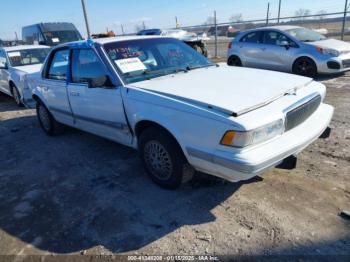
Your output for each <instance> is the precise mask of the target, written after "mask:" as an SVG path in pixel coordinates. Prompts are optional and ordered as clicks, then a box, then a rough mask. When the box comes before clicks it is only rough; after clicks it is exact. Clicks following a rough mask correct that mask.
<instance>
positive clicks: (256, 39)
mask: <svg viewBox="0 0 350 262" xmlns="http://www.w3.org/2000/svg"><path fill="white" fill-rule="evenodd" d="M240 42H243V43H252V44H260V43H261V32H252V33H248V34H247V35H245V36H244V37H242V39H241V41H240Z"/></svg>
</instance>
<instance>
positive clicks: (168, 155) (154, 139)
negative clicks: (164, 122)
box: [139, 127, 194, 190]
mask: <svg viewBox="0 0 350 262" xmlns="http://www.w3.org/2000/svg"><path fill="white" fill-rule="evenodd" d="M139 153H140V156H141V159H142V161H143V164H144V166H145V169H146V171H147V173H148V175H149V176H150V178H151V179H152V181H153V182H154V183H156V184H157V185H159V186H160V187H162V188H165V189H170V190H174V189H177V188H178V187H180V185H181V184H182V183H186V182H188V181H189V180H191V179H192V177H193V174H194V169H193V168H192V167H191V166H190V165H189V164H188V162H187V160H186V158H185V156H184V154H183V152H182V150H181V148H180V146H179V145H178V143H177V142H176V140H175V139H174V138H173V137H172V136H171V135H170V134H169V133H168V132H166V131H165V130H163V129H161V128H158V127H149V128H147V129H146V130H144V131H143V132H142V133H141V135H140V136H139Z"/></svg>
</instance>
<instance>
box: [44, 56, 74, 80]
mask: <svg viewBox="0 0 350 262" xmlns="http://www.w3.org/2000/svg"><path fill="white" fill-rule="evenodd" d="M68 62H69V50H68V49H64V50H59V51H57V52H56V53H55V54H54V55H53V58H52V60H51V64H50V67H49V70H48V74H47V77H48V78H50V79H55V80H67V69H68Z"/></svg>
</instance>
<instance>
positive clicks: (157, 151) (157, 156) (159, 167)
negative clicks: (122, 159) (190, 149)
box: [144, 141, 173, 180]
mask: <svg viewBox="0 0 350 262" xmlns="http://www.w3.org/2000/svg"><path fill="white" fill-rule="evenodd" d="M144 156H145V162H146V165H147V166H148V168H149V170H150V171H151V173H152V174H153V175H154V176H156V177H157V178H158V179H161V180H167V179H169V178H170V177H171V174H172V170H173V164H172V161H171V159H170V155H169V153H168V151H167V150H166V149H165V147H164V146H163V145H162V144H160V143H159V142H158V141H149V142H148V143H147V144H146V145H145V148H144Z"/></svg>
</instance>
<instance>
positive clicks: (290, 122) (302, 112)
mask: <svg viewBox="0 0 350 262" xmlns="http://www.w3.org/2000/svg"><path fill="white" fill-rule="evenodd" d="M321 100H322V99H321V96H320V95H318V96H316V97H314V98H313V99H311V100H310V101H308V102H306V103H305V104H302V105H301V106H299V107H297V108H294V109H293V110H291V111H289V112H288V113H287V114H286V126H285V131H289V130H291V129H293V128H294V127H297V126H298V125H300V124H301V123H303V122H304V121H305V120H306V119H308V118H309V117H310V116H311V115H312V114H313V113H314V112H315V111H316V110H317V108H318V107H319V105H320V104H321Z"/></svg>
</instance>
